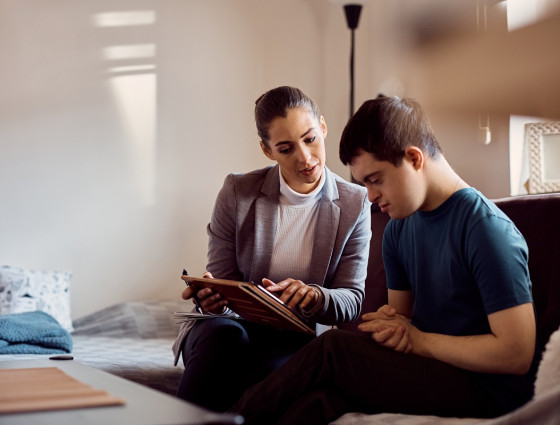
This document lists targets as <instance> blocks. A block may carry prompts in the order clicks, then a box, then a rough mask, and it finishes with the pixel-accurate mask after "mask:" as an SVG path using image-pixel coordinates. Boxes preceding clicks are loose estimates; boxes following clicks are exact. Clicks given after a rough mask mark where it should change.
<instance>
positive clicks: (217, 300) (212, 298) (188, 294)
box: [181, 272, 227, 314]
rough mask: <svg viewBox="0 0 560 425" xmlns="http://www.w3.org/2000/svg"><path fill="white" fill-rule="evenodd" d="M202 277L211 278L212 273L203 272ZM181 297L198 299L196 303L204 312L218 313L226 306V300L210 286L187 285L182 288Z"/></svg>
mask: <svg viewBox="0 0 560 425" xmlns="http://www.w3.org/2000/svg"><path fill="white" fill-rule="evenodd" d="M202 277H205V278H208V279H213V276H212V273H210V272H205V273H204V274H203V275H202ZM181 297H182V298H183V299H184V300H189V299H191V298H196V299H198V303H199V305H200V307H201V308H202V310H203V311H204V312H208V313H213V314H220V313H223V312H224V310H225V309H226V306H227V300H225V299H223V298H222V296H221V295H220V294H218V293H217V292H216V291H214V290H213V289H210V288H202V289H198V288H196V287H194V286H187V287H186V288H185V289H183V292H182V294H181Z"/></svg>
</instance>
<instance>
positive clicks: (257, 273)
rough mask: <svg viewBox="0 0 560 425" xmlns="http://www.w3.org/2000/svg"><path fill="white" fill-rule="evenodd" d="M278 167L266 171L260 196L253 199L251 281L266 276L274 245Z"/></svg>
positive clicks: (276, 223) (276, 220) (278, 187)
mask: <svg viewBox="0 0 560 425" xmlns="http://www.w3.org/2000/svg"><path fill="white" fill-rule="evenodd" d="M278 173H279V167H278V166H277V165H276V166H274V167H272V168H271V169H270V171H269V172H268V173H267V175H266V177H265V180H264V182H263V185H262V189H261V196H260V197H258V198H257V199H256V200H255V241H254V251H253V267H251V277H250V280H251V281H255V282H256V281H257V280H258V281H259V282H260V280H261V279H262V278H263V277H266V276H268V273H269V270H270V260H271V258H272V249H273V247H274V237H275V235H276V227H277V225H278V202H279V198H280V176H279V174H278Z"/></svg>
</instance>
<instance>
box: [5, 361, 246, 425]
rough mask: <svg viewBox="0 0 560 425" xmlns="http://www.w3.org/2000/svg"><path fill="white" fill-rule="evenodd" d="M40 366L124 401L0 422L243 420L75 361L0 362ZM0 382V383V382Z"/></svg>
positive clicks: (162, 424)
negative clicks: (50, 368) (57, 371)
mask: <svg viewBox="0 0 560 425" xmlns="http://www.w3.org/2000/svg"><path fill="white" fill-rule="evenodd" d="M0 357H1V356H0ZM0 360H1V358H0ZM41 367H57V368H59V369H61V370H63V371H64V372H65V373H67V374H68V375H70V376H72V377H73V378H75V379H77V380H79V381H81V382H83V383H84V384H87V385H89V386H91V387H93V388H95V389H99V390H105V391H107V392H108V393H110V394H111V395H112V396H115V397H118V398H122V399H123V400H124V401H125V404H124V405H122V406H106V407H94V408H83V409H68V410H53V411H40V412H31V413H13V414H3V415H0V424H2V425H16V424H17V425H29V424H34V425H43V424H45V425H47V424H52V425H77V424H80V425H89V424H92V425H93V424H95V425H113V424H114V425H117V424H119V425H126V424H134V425H179V424H185V425H188V424H193V425H194V424H197V425H204V424H215V425H218V424H220V425H230V424H231V425H235V424H242V423H243V418H242V417H240V416H237V415H229V414H220V413H214V412H210V411H208V410H205V409H203V408H200V407H198V406H196V405H194V404H191V403H188V402H186V401H183V400H181V399H179V398H176V397H173V396H170V395H167V394H164V393H162V392H159V391H156V390H153V389H151V388H148V387H145V386H143V385H139V384H137V383H134V382H132V381H128V380H126V379H123V378H120V377H118V376H115V375H111V374H110V373H107V372H103V371H101V370H98V369H95V368H92V367H89V366H86V365H83V364H80V363H78V362H76V361H75V360H49V359H40V360H14V361H11V360H8V361H0V369H20V368H41ZM0 385H2V383H1V382H0Z"/></svg>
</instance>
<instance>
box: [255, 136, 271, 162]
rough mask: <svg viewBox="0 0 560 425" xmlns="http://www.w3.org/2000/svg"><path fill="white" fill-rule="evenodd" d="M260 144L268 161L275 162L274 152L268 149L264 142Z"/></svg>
mask: <svg viewBox="0 0 560 425" xmlns="http://www.w3.org/2000/svg"><path fill="white" fill-rule="evenodd" d="M259 143H260V145H261V150H262V151H263V153H264V155H265V156H266V157H267V158H268V159H270V160H272V161H275V159H274V157H273V156H272V151H271V150H270V149H269V148H268V146H266V144H265V143H264V142H263V141H262V140H261V141H260V142H259Z"/></svg>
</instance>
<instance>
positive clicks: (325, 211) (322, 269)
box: [308, 167, 340, 285]
mask: <svg viewBox="0 0 560 425" xmlns="http://www.w3.org/2000/svg"><path fill="white" fill-rule="evenodd" d="M325 173H326V174H325V185H324V186H323V196H322V197H321V200H320V201H319V202H320V205H319V218H318V221H317V228H316V229H315V240H314V245H313V253H312V254H311V269H310V277H311V280H310V281H309V282H308V283H315V284H317V285H322V284H323V283H324V282H325V279H326V276H327V272H328V269H329V263H330V261H331V258H332V254H333V248H334V246H335V241H336V235H337V231H338V223H339V221H340V208H339V206H338V205H336V203H335V202H334V201H335V200H337V199H338V189H337V187H336V181H335V179H334V177H333V176H332V174H331V172H330V171H329V170H328V169H327V168H326V167H325ZM326 247H330V248H326Z"/></svg>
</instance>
